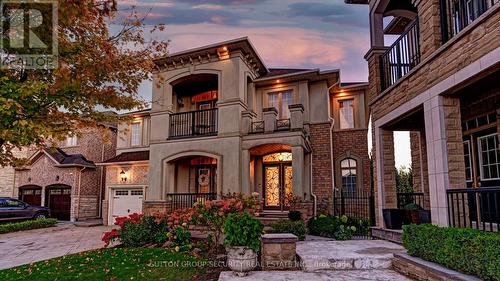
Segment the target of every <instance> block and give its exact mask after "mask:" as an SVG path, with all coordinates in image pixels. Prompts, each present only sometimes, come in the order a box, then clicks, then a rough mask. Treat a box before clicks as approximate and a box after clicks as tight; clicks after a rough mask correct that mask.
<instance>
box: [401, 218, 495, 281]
mask: <svg viewBox="0 0 500 281" xmlns="http://www.w3.org/2000/svg"><path fill="white" fill-rule="evenodd" d="M402 238H403V245H404V247H405V248H406V249H407V250H408V254H410V255H412V256H416V257H419V258H422V259H424V260H427V261H431V262H436V263H439V264H441V265H443V266H445V267H448V268H451V269H454V270H458V271H461V272H463V273H467V274H472V275H476V276H478V277H480V278H481V279H484V280H500V247H499V245H500V235H499V234H497V233H488V232H482V231H479V230H475V229H459V228H440V227H437V226H433V225H430V224H422V225H406V226H404V228H403V236H402Z"/></svg>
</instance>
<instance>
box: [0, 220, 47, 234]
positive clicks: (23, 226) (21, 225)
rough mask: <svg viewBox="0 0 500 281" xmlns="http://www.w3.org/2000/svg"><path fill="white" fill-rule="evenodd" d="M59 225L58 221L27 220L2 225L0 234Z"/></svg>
mask: <svg viewBox="0 0 500 281" xmlns="http://www.w3.org/2000/svg"><path fill="white" fill-rule="evenodd" d="M56 224H57V220H56V219H39V220H27V221H21V222H10V223H5V224H0V234H3V233H9V232H15V231H22V230H29V229H37V228H46V227H51V226H54V225H56Z"/></svg>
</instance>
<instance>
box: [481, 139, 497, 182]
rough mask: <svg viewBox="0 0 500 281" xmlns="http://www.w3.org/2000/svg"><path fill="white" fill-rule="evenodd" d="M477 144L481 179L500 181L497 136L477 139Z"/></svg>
mask: <svg viewBox="0 0 500 281" xmlns="http://www.w3.org/2000/svg"><path fill="white" fill-rule="evenodd" d="M478 143H479V163H480V166H481V179H482V180H498V179H500V149H499V148H498V134H493V135H488V136H484V137H481V138H478Z"/></svg>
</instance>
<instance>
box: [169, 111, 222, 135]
mask: <svg viewBox="0 0 500 281" xmlns="http://www.w3.org/2000/svg"><path fill="white" fill-rule="evenodd" d="M217 121H218V110H217V108H212V109H204V110H196V111H189V112H181V113H174V114H171V115H170V131H169V138H185V137H193V136H207V135H216V134H217V131H218V130H217Z"/></svg>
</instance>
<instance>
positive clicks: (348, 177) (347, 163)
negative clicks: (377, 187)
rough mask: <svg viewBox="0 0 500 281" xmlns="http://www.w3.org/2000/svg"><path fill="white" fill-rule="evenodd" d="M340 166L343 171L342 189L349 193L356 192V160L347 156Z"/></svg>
mask: <svg viewBox="0 0 500 281" xmlns="http://www.w3.org/2000/svg"><path fill="white" fill-rule="evenodd" d="M340 168H341V173H342V191H343V192H345V193H347V195H353V194H355V193H356V183H357V170H356V169H357V163H356V160H354V159H352V158H346V159H344V160H342V162H340Z"/></svg>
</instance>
